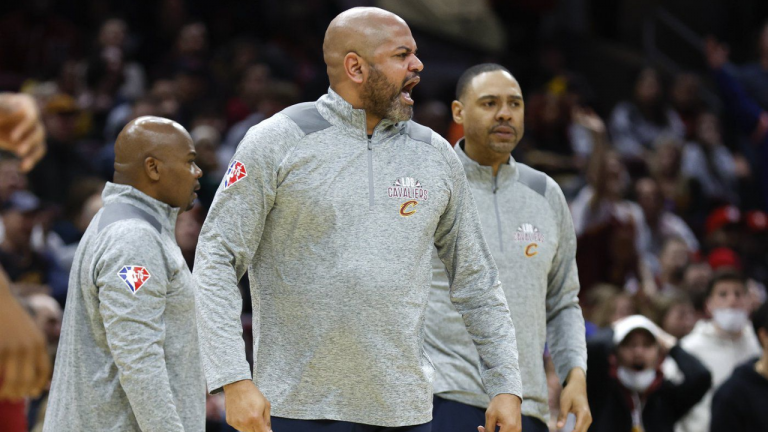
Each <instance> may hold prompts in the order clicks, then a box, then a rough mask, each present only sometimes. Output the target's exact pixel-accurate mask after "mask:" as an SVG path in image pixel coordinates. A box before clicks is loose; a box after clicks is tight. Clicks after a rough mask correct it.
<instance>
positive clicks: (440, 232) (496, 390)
mask: <svg viewBox="0 0 768 432" xmlns="http://www.w3.org/2000/svg"><path fill="white" fill-rule="evenodd" d="M446 149H447V150H450V147H448V144H447V143H446ZM444 156H445V158H446V161H447V163H448V169H449V170H450V173H451V181H452V183H453V184H452V185H451V196H450V199H449V201H448V205H447V207H446V210H445V212H444V213H443V215H442V216H441V218H440V221H439V222H438V226H437V229H436V232H435V246H436V247H437V252H438V256H439V257H440V260H441V261H442V262H443V264H444V265H445V268H446V271H447V273H448V280H449V281H450V286H451V289H450V297H451V302H452V303H453V305H454V307H456V310H457V311H458V312H459V314H461V316H462V317H463V319H464V324H465V325H466V327H467V330H468V331H469V334H470V336H471V337H472V340H473V342H474V344H475V346H476V348H477V351H478V353H479V354H480V360H481V361H480V369H481V376H482V379H483V384H484V385H485V388H486V391H487V393H488V396H490V397H491V398H493V397H494V396H496V395H498V394H501V393H510V394H514V395H517V396H520V397H522V383H521V378H520V369H519V365H518V356H517V342H516V339H515V328H514V326H513V324H512V320H511V318H510V312H509V307H508V305H507V301H506V297H505V295H504V292H503V290H502V288H501V282H500V281H499V274H498V270H497V268H496V263H495V262H494V261H493V258H492V256H491V253H490V250H489V249H488V245H487V244H486V242H485V239H484V237H483V234H482V227H481V225H480V221H479V218H478V215H477V209H476V207H475V203H474V200H473V198H472V194H471V192H470V191H469V187H468V184H467V179H466V176H465V174H464V169H463V168H462V166H461V162H460V161H459V159H458V157H457V156H456V154H455V153H454V152H453V151H445V152H444Z"/></svg>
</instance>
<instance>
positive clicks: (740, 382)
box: [709, 302, 768, 432]
mask: <svg viewBox="0 0 768 432" xmlns="http://www.w3.org/2000/svg"><path fill="white" fill-rule="evenodd" d="M752 325H753V326H754V329H755V333H756V334H757V337H758V339H759V340H760V345H762V347H763V353H762V356H761V357H760V358H758V359H751V360H749V361H748V362H746V363H744V364H743V365H741V366H739V367H737V368H736V370H735V371H733V375H732V376H731V377H730V378H729V379H728V380H727V381H726V382H724V383H723V385H721V386H720V388H719V389H718V390H717V391H716V392H715V396H714V397H713V398H712V423H711V424H710V428H709V430H710V431H711V432H720V431H733V432H742V431H745V432H746V431H757V430H761V429H764V428H765V426H766V425H768V410H766V409H765V408H766V407H765V401H766V400H768V302H766V303H763V305H762V306H760V307H759V308H758V309H757V310H756V311H755V312H754V313H753V314H752Z"/></svg>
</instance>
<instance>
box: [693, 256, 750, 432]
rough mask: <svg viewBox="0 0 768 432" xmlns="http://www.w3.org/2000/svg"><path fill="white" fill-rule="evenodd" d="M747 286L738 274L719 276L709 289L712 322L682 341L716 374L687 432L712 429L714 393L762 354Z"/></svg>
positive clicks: (699, 323)
mask: <svg viewBox="0 0 768 432" xmlns="http://www.w3.org/2000/svg"><path fill="white" fill-rule="evenodd" d="M746 296H747V287H746V283H745V281H744V279H743V278H742V277H741V276H740V275H739V274H737V273H734V272H729V271H724V272H720V273H717V274H715V276H714V277H713V278H712V280H711V281H710V282H709V286H708V287H707V296H706V309H707V312H708V313H709V315H710V316H711V319H710V320H702V321H699V322H698V323H696V326H695V327H694V329H693V331H692V332H691V334H689V335H688V336H686V337H685V338H683V339H682V340H681V341H680V346H682V347H683V348H684V349H685V350H686V351H688V352H690V353H691V354H693V355H694V356H696V357H697V358H698V359H699V360H701V361H702V362H703V363H704V364H705V365H706V366H707V368H708V369H709V370H710V371H711V372H712V388H711V389H710V391H709V392H707V395H706V396H705V397H704V398H703V399H702V400H701V402H700V403H698V404H697V405H696V407H694V408H693V409H692V410H691V411H690V412H689V413H688V414H687V415H686V416H685V417H684V418H683V419H681V421H680V424H679V428H680V430H681V431H683V432H695V431H706V430H709V423H710V410H711V404H712V394H713V393H714V391H715V390H717V388H718V387H720V385H721V384H722V383H723V382H724V381H725V380H726V379H728V377H730V376H731V373H732V372H733V370H734V369H735V368H736V366H738V365H739V364H741V363H743V362H745V361H747V360H749V359H751V358H753V357H756V356H758V355H759V354H760V346H759V344H758V341H757V337H756V336H755V333H754V330H753V329H752V326H751V325H750V322H749V316H748V314H747V310H746V304H745V302H746Z"/></svg>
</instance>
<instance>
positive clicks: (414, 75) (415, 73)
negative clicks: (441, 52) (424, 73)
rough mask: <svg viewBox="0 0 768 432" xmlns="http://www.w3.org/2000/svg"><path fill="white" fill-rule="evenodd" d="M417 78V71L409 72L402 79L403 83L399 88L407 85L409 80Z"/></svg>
mask: <svg viewBox="0 0 768 432" xmlns="http://www.w3.org/2000/svg"><path fill="white" fill-rule="evenodd" d="M417 78H418V79H421V74H419V73H418V72H414V73H413V74H411V75H408V76H407V77H405V79H404V80H403V85H402V87H401V88H403V87H405V86H406V85H408V83H409V82H410V81H413V80H415V79H417Z"/></svg>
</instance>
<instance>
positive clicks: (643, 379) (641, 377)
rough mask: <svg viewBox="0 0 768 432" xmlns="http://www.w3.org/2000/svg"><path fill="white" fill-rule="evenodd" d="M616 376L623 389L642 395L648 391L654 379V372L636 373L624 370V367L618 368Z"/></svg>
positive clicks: (652, 370) (642, 371) (627, 369)
mask: <svg viewBox="0 0 768 432" xmlns="http://www.w3.org/2000/svg"><path fill="white" fill-rule="evenodd" d="M616 375H617V376H618V378H619V381H621V383H622V384H624V387H626V388H628V389H630V390H633V391H636V392H638V393H643V392H645V391H646V390H648V387H650V386H651V384H653V381H654V380H655V379H656V370H655V369H643V370H641V371H636V370H633V369H629V368H625V367H624V366H619V369H618V371H617V374H616Z"/></svg>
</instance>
